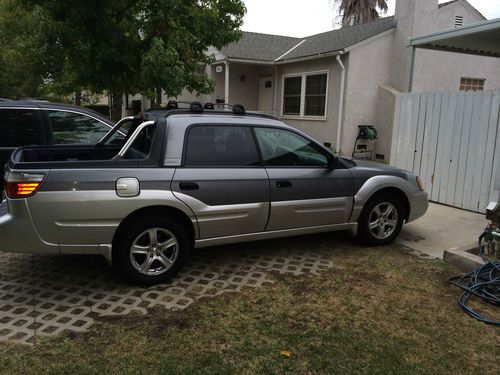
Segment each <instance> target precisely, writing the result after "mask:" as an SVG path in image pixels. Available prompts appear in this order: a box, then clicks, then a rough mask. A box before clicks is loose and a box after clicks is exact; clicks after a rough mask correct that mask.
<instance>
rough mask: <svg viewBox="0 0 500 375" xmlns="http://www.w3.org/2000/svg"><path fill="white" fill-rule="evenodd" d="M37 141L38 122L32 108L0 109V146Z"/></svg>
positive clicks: (38, 137) (21, 144) (31, 143)
mask: <svg viewBox="0 0 500 375" xmlns="http://www.w3.org/2000/svg"><path fill="white" fill-rule="evenodd" d="M39 143H41V142H40V123H39V121H38V119H37V116H36V113H35V111H34V110H29V109H0V147H18V146H24V145H35V144H39Z"/></svg>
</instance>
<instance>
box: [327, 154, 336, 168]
mask: <svg viewBox="0 0 500 375" xmlns="http://www.w3.org/2000/svg"><path fill="white" fill-rule="evenodd" d="M326 158H327V160H328V169H330V170H333V169H335V168H337V167H338V165H339V161H338V159H337V157H336V156H335V155H333V154H328V156H327V157H326Z"/></svg>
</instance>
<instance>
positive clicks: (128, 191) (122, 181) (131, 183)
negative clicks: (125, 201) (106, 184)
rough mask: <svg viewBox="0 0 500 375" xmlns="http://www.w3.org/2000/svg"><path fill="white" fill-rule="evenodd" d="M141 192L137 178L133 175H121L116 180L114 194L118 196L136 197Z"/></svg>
mask: <svg viewBox="0 0 500 375" xmlns="http://www.w3.org/2000/svg"><path fill="white" fill-rule="evenodd" d="M140 192H141V188H140V185H139V180H138V179H137V178H133V177H122V178H119V179H118V180H116V194H117V195H118V196H119V197H124V198H126V197H136V196H138V195H139V193H140Z"/></svg>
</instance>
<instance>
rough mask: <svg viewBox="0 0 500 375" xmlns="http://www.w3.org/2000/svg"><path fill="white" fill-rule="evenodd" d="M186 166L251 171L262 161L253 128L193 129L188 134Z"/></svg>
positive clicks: (199, 127) (209, 127) (214, 127)
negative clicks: (252, 167)
mask: <svg viewBox="0 0 500 375" xmlns="http://www.w3.org/2000/svg"><path fill="white" fill-rule="evenodd" d="M184 165H185V166H191V167H192V166H212V167H249V166H258V165H260V161H259V154H258V152H257V147H256V145H255V141H254V139H253V136H252V131H251V130H250V128H248V127H242V126H194V127H192V128H191V129H190V130H189V133H188V138H187V147H186V154H185V163H184Z"/></svg>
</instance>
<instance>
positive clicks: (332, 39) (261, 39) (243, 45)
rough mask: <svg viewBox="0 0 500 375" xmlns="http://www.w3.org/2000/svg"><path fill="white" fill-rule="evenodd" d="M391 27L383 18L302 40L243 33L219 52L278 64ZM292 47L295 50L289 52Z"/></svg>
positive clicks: (390, 19) (391, 22)
mask: <svg viewBox="0 0 500 375" xmlns="http://www.w3.org/2000/svg"><path fill="white" fill-rule="evenodd" d="M393 27H395V21H394V17H386V18H381V19H378V20H376V21H372V22H367V23H362V24H359V25H355V26H350V27H344V28H341V29H338V30H332V31H327V32H325V33H321V34H316V35H312V36H309V37H305V38H293V37H288V36H280V35H270V34H260V33H252V32H243V37H242V38H241V39H240V41H239V42H237V43H231V44H228V45H227V46H225V47H223V48H222V50H221V52H222V53H223V54H224V55H226V56H227V57H229V58H234V59H245V60H257V61H267V62H272V61H276V59H278V58H280V61H282V60H289V59H295V58H300V57H307V56H313V55H319V54H324V53H328V52H334V51H339V50H342V49H344V48H347V47H350V46H352V45H354V44H356V43H359V42H361V41H363V40H366V39H368V38H371V37H372V36H375V35H377V34H380V33H382V32H384V31H387V30H390V29H392V28H393ZM301 42H302V43H301ZM299 43H300V45H299ZM293 47H296V48H294V49H293V50H292V48H293ZM285 53H286V55H284V54H285ZM283 55H284V56H283Z"/></svg>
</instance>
